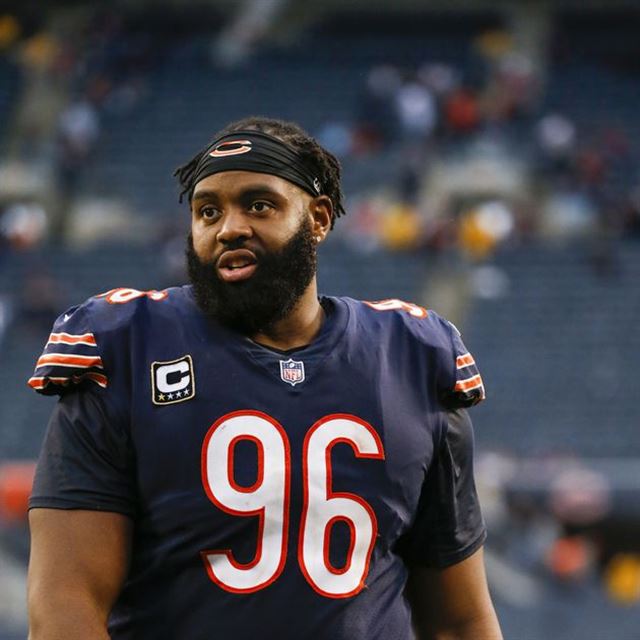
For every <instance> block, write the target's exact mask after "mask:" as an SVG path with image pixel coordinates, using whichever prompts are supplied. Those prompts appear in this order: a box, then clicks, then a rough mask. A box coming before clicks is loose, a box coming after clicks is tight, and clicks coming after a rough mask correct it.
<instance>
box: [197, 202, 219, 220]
mask: <svg viewBox="0 0 640 640" xmlns="http://www.w3.org/2000/svg"><path fill="white" fill-rule="evenodd" d="M199 213H200V216H201V217H202V218H204V219H205V220H216V219H217V218H218V217H219V216H220V211H218V209H216V208H215V207H214V206H213V205H210V204H207V205H205V206H204V207H201V208H200V211H199Z"/></svg>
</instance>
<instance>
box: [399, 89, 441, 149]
mask: <svg viewBox="0 0 640 640" xmlns="http://www.w3.org/2000/svg"><path fill="white" fill-rule="evenodd" d="M394 101H395V107H396V110H397V113H398V123H399V125H400V135H401V136H402V139H403V141H404V143H405V144H415V143H422V142H425V141H427V140H428V138H429V137H430V136H431V134H432V133H433V131H434V129H435V128H436V125H437V121H438V112H437V109H436V101H435V99H434V97H433V95H432V94H431V91H429V89H428V88H427V87H426V86H425V85H424V84H422V83H421V82H419V81H417V80H409V81H408V82H405V83H404V84H402V85H401V86H400V88H399V89H398V90H397V91H396V93H395V96H394Z"/></svg>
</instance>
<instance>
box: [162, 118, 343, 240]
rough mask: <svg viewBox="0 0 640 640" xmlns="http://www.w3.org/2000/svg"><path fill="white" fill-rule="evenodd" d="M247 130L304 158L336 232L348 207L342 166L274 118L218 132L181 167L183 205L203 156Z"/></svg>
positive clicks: (240, 123)
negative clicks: (324, 198)
mask: <svg viewBox="0 0 640 640" xmlns="http://www.w3.org/2000/svg"><path fill="white" fill-rule="evenodd" d="M247 129H248V130H255V131H262V132H263V133H267V134H269V135H271V136H273V137H274V138H278V139H279V140H281V141H282V142H284V143H286V144H288V145H289V146H290V147H292V148H293V149H295V150H296V151H297V152H298V153H299V154H300V155H301V156H302V159H303V160H304V161H305V162H306V163H308V166H309V167H311V168H313V169H314V170H315V171H316V173H317V174H318V176H319V179H320V187H321V193H322V195H326V196H328V197H329V198H330V199H331V203H332V204H333V215H332V218H331V228H332V229H333V226H334V224H335V222H336V219H337V218H339V217H341V216H343V215H345V214H346V211H345V209H344V205H343V204H342V198H343V195H342V188H341V186H340V175H341V169H340V162H338V159H337V158H336V157H335V156H334V155H333V154H332V153H329V152H328V151H327V150H326V149H324V148H322V147H321V146H320V145H319V144H318V142H317V141H316V140H315V139H314V138H312V137H311V136H310V135H309V134H308V133H307V132H306V131H305V130H304V129H302V127H299V126H298V125H297V124H294V123H293V122H285V121H283V120H275V119H272V118H263V117H259V116H251V117H249V118H243V119H242V120H236V121H235V122H232V123H231V124H229V125H227V126H226V127H225V128H224V129H222V130H221V131H218V133H216V134H215V135H214V136H213V138H212V140H211V142H210V143H209V144H208V145H207V146H206V147H205V148H204V149H202V150H201V151H199V152H198V153H197V154H196V155H195V156H193V158H191V160H189V162H187V163H186V164H184V165H182V166H181V167H178V168H177V169H176V170H175V172H174V174H173V175H174V176H176V177H177V178H178V182H179V183H180V186H181V187H182V191H181V192H180V202H182V198H183V197H184V195H185V194H189V197H191V193H192V192H193V187H194V186H195V185H194V184H193V177H194V172H195V169H196V166H197V164H198V162H199V161H200V158H201V157H202V154H203V153H204V152H205V151H206V150H207V149H208V148H209V147H210V146H211V144H213V141H214V140H217V139H218V138H220V137H221V136H224V135H227V134H228V133H233V132H234V131H241V130H247Z"/></svg>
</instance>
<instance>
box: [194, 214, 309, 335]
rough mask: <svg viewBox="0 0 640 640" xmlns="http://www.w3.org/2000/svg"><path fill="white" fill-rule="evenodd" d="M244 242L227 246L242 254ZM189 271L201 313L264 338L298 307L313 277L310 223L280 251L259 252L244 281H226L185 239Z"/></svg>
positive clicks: (229, 326) (237, 329) (233, 328)
mask: <svg viewBox="0 0 640 640" xmlns="http://www.w3.org/2000/svg"><path fill="white" fill-rule="evenodd" d="M244 246H245V243H244V242H237V243H229V245H228V247H227V248H228V249H240V248H243V247H244ZM186 255H187V270H188V273H189V279H190V280H191V284H192V285H193V293H194V296H195V299H196V302H197V304H198V306H199V307H200V309H201V310H202V311H203V312H204V313H205V314H206V315H208V316H209V317H211V318H213V319H214V320H216V321H217V322H219V323H220V324H222V325H224V326H225V327H227V328H229V329H232V330H234V331H238V332H240V333H242V334H244V335H247V336H252V335H255V334H257V333H259V332H266V333H268V332H269V330H270V329H271V328H272V327H273V325H274V324H275V323H276V322H278V321H279V320H282V319H283V318H285V317H286V316H287V315H288V314H289V313H290V312H291V311H292V310H293V308H294V307H295V306H296V304H297V302H298V300H300V298H301V296H302V294H303V293H304V292H305V291H306V289H307V287H308V286H309V284H310V282H311V280H312V279H313V277H314V276H315V273H316V264H317V260H316V245H315V242H314V238H313V233H312V230H311V223H310V222H309V221H308V220H306V219H305V220H304V221H303V222H302V223H301V224H300V228H299V230H298V231H296V233H295V235H294V236H293V237H292V238H291V240H289V241H288V242H287V243H286V244H285V245H284V247H282V249H281V250H280V251H277V252H271V253H262V252H261V253H260V254H257V257H258V268H257V269H256V271H255V272H254V274H253V275H252V276H251V277H250V278H249V279H248V280H242V281H240V282H224V281H223V280H221V279H220V277H219V276H218V271H217V269H216V266H215V264H212V263H207V262H203V261H202V260H200V258H199V257H198V256H197V255H196V252H195V249H194V247H193V237H192V235H191V233H190V234H189V236H188V238H187V250H186Z"/></svg>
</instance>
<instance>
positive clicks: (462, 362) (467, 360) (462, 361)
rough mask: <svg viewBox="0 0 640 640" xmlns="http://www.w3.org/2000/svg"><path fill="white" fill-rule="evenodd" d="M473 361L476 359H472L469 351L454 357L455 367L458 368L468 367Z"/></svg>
mask: <svg viewBox="0 0 640 640" xmlns="http://www.w3.org/2000/svg"><path fill="white" fill-rule="evenodd" d="M475 363H476V361H475V360H474V359H473V356H472V355H471V354H470V353H465V354H464V355H462V356H458V357H457V358H456V367H457V368H458V369H462V368H463V367H468V366H470V365H472V364H475Z"/></svg>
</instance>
